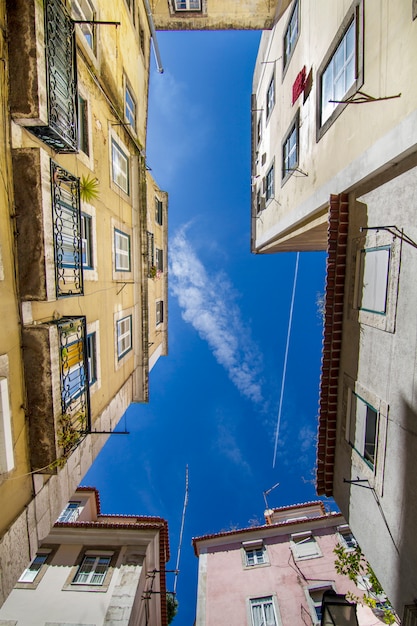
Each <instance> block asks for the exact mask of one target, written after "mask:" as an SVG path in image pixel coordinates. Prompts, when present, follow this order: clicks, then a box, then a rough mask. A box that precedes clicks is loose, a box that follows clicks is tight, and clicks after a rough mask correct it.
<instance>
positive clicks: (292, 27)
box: [283, 0, 300, 70]
mask: <svg viewBox="0 0 417 626" xmlns="http://www.w3.org/2000/svg"><path fill="white" fill-rule="evenodd" d="M299 12H300V3H299V0H296V1H295V4H294V8H293V10H292V13H291V16H290V19H289V22H288V26H287V28H286V30H285V34H284V55H283V56H284V70H285V69H286V67H287V65H288V63H289V61H290V58H291V56H292V53H293V50H294V48H295V44H296V43H297V40H298V35H299Z"/></svg>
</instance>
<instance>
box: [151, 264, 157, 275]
mask: <svg viewBox="0 0 417 626" xmlns="http://www.w3.org/2000/svg"><path fill="white" fill-rule="evenodd" d="M156 274H157V269H156V266H155V265H151V267H150V268H149V277H150V278H156Z"/></svg>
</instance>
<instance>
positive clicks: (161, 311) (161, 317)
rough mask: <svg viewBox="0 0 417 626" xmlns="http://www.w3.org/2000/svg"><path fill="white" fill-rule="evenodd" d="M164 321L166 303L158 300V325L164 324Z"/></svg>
mask: <svg viewBox="0 0 417 626" xmlns="http://www.w3.org/2000/svg"><path fill="white" fill-rule="evenodd" d="M163 321H164V303H163V300H158V302H157V303H156V325H157V326H158V324H162V322H163Z"/></svg>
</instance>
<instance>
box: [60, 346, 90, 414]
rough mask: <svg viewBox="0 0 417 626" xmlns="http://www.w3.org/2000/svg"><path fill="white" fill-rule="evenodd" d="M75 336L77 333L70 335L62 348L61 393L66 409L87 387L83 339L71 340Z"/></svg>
mask: <svg viewBox="0 0 417 626" xmlns="http://www.w3.org/2000/svg"><path fill="white" fill-rule="evenodd" d="M74 337H75V334H73V335H72V336H70V337H69V342H68V343H67V344H65V345H64V346H63V347H62V348H61V369H62V372H63V376H64V381H63V384H62V391H61V395H62V404H63V408H64V410H67V409H71V408H73V405H74V404H75V403H74V401H75V400H77V398H78V397H79V396H80V395H81V394H82V393H83V392H84V390H85V388H86V374H85V368H84V348H83V340H82V338H79V339H76V341H72V342H71V338H74Z"/></svg>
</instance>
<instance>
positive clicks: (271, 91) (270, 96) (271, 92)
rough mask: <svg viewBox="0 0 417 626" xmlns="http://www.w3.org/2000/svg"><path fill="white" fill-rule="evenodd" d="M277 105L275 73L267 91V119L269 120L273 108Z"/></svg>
mask: <svg viewBox="0 0 417 626" xmlns="http://www.w3.org/2000/svg"><path fill="white" fill-rule="evenodd" d="M274 105H275V75H273V76H272V78H271V80H270V83H269V85H268V91H267V92H266V119H267V120H268V118H269V116H270V115H271V113H272V109H273V108H274Z"/></svg>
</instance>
